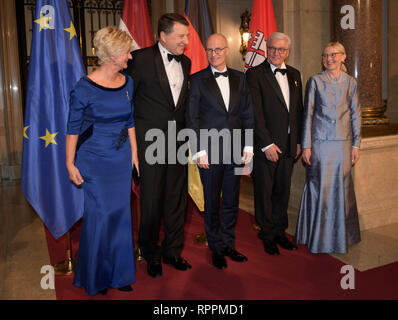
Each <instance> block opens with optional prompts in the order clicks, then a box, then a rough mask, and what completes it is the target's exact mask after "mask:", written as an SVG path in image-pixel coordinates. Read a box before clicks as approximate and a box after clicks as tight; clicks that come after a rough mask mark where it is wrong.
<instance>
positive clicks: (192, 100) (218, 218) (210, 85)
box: [187, 34, 253, 269]
mask: <svg viewBox="0 0 398 320" xmlns="http://www.w3.org/2000/svg"><path fill="white" fill-rule="evenodd" d="M206 52H207V58H208V60H209V62H210V65H209V66H208V67H207V68H206V69H203V70H201V71H199V72H197V73H195V74H194V75H193V76H192V77H191V86H190V93H189V97H188V105H187V127H188V128H191V129H193V130H194V131H195V133H196V137H197V146H194V145H193V144H192V141H191V148H192V153H193V154H194V156H193V159H194V161H196V163H197V165H198V167H199V172H200V177H201V180H202V184H203V191H204V198H205V213H204V221H205V230H206V236H207V241H208V244H209V248H210V250H211V251H212V254H213V256H212V263H213V265H214V266H215V267H216V268H218V269H225V268H227V261H226V259H225V256H227V257H228V258H230V259H231V260H233V261H237V262H244V261H247V258H246V257H245V256H244V255H243V254H241V253H239V252H238V251H237V250H236V249H235V231H234V229H235V223H236V219H237V217H238V209H239V183H240V175H237V174H236V170H235V169H236V168H237V166H238V165H239V164H240V163H244V164H248V163H250V161H251V160H252V156H253V146H252V145H251V144H249V143H248V144H247V145H245V147H244V148H243V146H244V144H243V143H242V144H240V143H239V142H240V141H241V139H235V136H233V130H235V129H238V130H239V129H240V130H241V136H242V134H243V131H244V130H245V129H253V111H252V104H251V99H250V96H249V91H248V88H247V84H246V81H245V79H244V75H243V73H242V72H240V71H237V70H233V69H230V68H227V66H226V57H227V55H228V53H229V48H228V42H227V39H226V38H225V37H224V36H223V35H222V34H213V35H211V36H210V37H209V38H208V40H207V42H206ZM201 130H202V133H203V131H207V130H211V131H213V134H212V135H210V137H206V138H204V137H203V138H202V136H201V132H200V131H201ZM222 132H224V133H225V134H226V136H227V139H224V138H222V136H225V135H224V134H222ZM228 136H229V137H231V139H228ZM236 140H239V141H236ZM217 146H218V147H217ZM242 149H243V155H242ZM197 151H199V152H197ZM221 192H222V197H223V199H222V205H221V215H220V214H219V207H220V196H221Z"/></svg>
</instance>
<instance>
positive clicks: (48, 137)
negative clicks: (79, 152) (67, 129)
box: [40, 129, 58, 148]
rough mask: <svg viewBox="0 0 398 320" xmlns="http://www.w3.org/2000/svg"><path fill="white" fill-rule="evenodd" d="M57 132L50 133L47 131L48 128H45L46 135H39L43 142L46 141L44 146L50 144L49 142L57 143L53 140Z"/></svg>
mask: <svg viewBox="0 0 398 320" xmlns="http://www.w3.org/2000/svg"><path fill="white" fill-rule="evenodd" d="M57 134H58V132H56V133H50V132H48V130H47V129H46V135H45V136H42V137H40V139H42V140H44V141H45V142H46V148H47V146H48V145H49V144H50V143H53V144H57V141H55V139H54V138H55V136H56V135H57Z"/></svg>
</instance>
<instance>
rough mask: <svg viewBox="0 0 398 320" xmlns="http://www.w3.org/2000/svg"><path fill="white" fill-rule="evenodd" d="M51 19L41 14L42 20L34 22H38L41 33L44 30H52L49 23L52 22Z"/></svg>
mask: <svg viewBox="0 0 398 320" xmlns="http://www.w3.org/2000/svg"><path fill="white" fill-rule="evenodd" d="M50 19H51V17H44V16H43V14H42V13H41V12H40V19H37V20H35V21H34V22H36V23H37V24H39V25H40V30H39V32H40V31H41V30H42V29H43V28H46V29H50V25H49V24H48V22H49V21H50Z"/></svg>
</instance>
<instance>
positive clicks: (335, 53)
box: [322, 52, 344, 59]
mask: <svg viewBox="0 0 398 320" xmlns="http://www.w3.org/2000/svg"><path fill="white" fill-rule="evenodd" d="M338 54H344V53H343V52H332V53H329V54H327V53H322V58H323V59H327V58H328V57H332V58H334V57H336V55H338Z"/></svg>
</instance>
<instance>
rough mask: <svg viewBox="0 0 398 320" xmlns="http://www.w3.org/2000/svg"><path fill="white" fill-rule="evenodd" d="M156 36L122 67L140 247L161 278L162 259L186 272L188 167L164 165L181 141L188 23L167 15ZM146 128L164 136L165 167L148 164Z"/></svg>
mask: <svg viewBox="0 0 398 320" xmlns="http://www.w3.org/2000/svg"><path fill="white" fill-rule="evenodd" d="M158 35H159V42H158V43H156V44H155V45H154V46H153V47H148V48H144V49H140V50H136V51H134V52H132V56H133V59H132V60H130V61H129V65H128V68H127V69H126V73H127V74H129V75H131V76H132V78H133V79H134V108H135V109H134V117H135V125H136V134H137V146H138V156H139V172H140V176H141V186H140V201H141V224H140V232H139V246H140V249H141V252H142V255H143V257H144V258H145V260H146V261H147V272H148V274H149V275H150V276H152V277H159V276H161V275H162V264H161V256H163V262H164V263H166V264H171V265H172V266H174V267H175V268H176V269H178V270H182V271H185V270H188V269H191V265H190V264H189V263H188V262H187V261H186V260H184V259H183V258H181V256H180V254H181V250H182V247H183V231H184V221H185V214H186V207H187V166H186V165H183V164H180V163H178V162H177V163H176V161H169V153H170V154H175V151H174V149H175V147H177V148H178V147H179V146H180V144H182V143H183V142H178V141H176V138H175V133H176V132H177V133H178V131H179V130H181V129H183V128H185V108H186V107H185V99H186V96H187V91H188V90H187V89H188V78H189V74H190V70H191V61H190V60H189V58H188V57H186V56H185V55H184V54H183V52H184V48H185V46H186V45H187V44H188V35H189V23H188V21H187V20H186V19H185V18H184V17H183V16H181V15H179V14H176V13H167V14H165V15H163V16H162V17H160V19H159V23H158ZM151 129H155V132H161V133H164V135H165V136H166V138H165V139H164V140H165V143H166V145H165V146H163V145H162V148H161V149H162V150H157V151H158V153H163V155H161V158H162V157H163V158H164V159H165V162H166V163H153V161H152V160H149V156H150V152H149V150H150V149H148V147H149V146H150V145H151V144H152V143H153V142H152V141H147V140H148V139H149V138H148V137H147V138H146V137H145V135H146V134H147V133H150V132H154V130H152V131H150V130H151ZM170 131H173V132H174V134H173V133H172V132H170ZM170 133H171V134H170ZM173 136H174V139H173ZM149 140H150V139H149ZM169 148H170V150H171V151H170V150H169ZM159 155H160V154H158V156H159ZM174 160H175V159H174ZM162 218H163V221H164V240H163V242H162V248H160V247H159V246H158V244H157V243H158V240H159V229H160V223H161V219H162Z"/></svg>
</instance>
